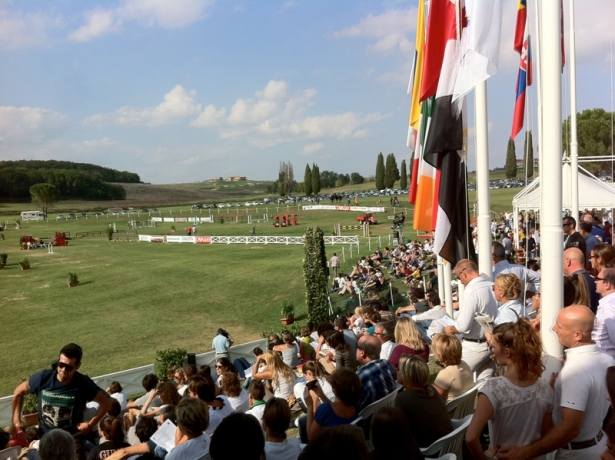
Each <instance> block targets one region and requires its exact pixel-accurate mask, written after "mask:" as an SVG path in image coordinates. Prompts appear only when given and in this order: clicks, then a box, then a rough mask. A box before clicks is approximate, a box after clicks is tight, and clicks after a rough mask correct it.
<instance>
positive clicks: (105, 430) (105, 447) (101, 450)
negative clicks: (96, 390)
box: [88, 416, 130, 460]
mask: <svg viewBox="0 0 615 460" xmlns="http://www.w3.org/2000/svg"><path fill="white" fill-rule="evenodd" d="M99 431H100V434H101V435H102V436H103V437H104V438H105V440H106V441H105V442H103V443H102V444H99V445H97V446H96V447H94V448H93V449H92V450H91V451H90V453H89V454H88V460H104V459H106V458H107V457H109V456H110V455H111V454H112V453H113V452H115V451H116V450H119V449H122V448H124V447H129V446H130V444H128V443H127V442H124V436H125V433H124V421H123V420H122V419H121V418H120V417H110V416H107V417H105V418H103V419H102V420H101V421H100V425H99Z"/></svg>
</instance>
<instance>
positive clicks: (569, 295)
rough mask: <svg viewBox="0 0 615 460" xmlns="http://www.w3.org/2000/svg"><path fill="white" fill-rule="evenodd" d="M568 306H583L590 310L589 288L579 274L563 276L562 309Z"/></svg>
mask: <svg viewBox="0 0 615 460" xmlns="http://www.w3.org/2000/svg"><path fill="white" fill-rule="evenodd" d="M570 305H585V306H586V307H587V308H589V309H590V310H591V297H590V295H589V287H588V285H587V280H586V279H585V277H584V276H583V275H582V274H581V273H573V274H572V275H570V276H564V307H569V306H570Z"/></svg>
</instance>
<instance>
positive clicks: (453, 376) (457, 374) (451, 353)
mask: <svg viewBox="0 0 615 460" xmlns="http://www.w3.org/2000/svg"><path fill="white" fill-rule="evenodd" d="M431 348H432V350H433V354H434V358H435V360H436V361H439V362H440V363H441V364H442V366H444V369H442V370H441V371H440V372H438V376H437V377H436V380H435V382H434V384H433V386H434V388H435V389H436V390H437V391H438V394H439V395H440V396H441V397H442V399H443V400H445V401H451V400H453V399H455V398H456V397H457V396H459V395H460V394H463V393H465V392H466V391H468V390H469V389H470V388H472V387H473V386H474V375H473V374H472V370H471V369H470V366H468V364H467V363H466V362H465V361H462V360H461V342H460V341H459V339H458V338H457V337H456V336H454V335H446V334H436V335H434V337H433V342H432V343H431Z"/></svg>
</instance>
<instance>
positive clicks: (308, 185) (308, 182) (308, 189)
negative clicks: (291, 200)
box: [303, 163, 312, 196]
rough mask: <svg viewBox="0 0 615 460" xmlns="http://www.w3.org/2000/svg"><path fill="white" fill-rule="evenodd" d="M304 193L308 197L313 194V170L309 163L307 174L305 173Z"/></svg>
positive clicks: (306, 167) (306, 166)
mask: <svg viewBox="0 0 615 460" xmlns="http://www.w3.org/2000/svg"><path fill="white" fill-rule="evenodd" d="M303 193H305V194H306V195H308V196H309V195H311V194H312V170H311V169H310V164H309V163H308V164H306V165H305V172H304V173H303Z"/></svg>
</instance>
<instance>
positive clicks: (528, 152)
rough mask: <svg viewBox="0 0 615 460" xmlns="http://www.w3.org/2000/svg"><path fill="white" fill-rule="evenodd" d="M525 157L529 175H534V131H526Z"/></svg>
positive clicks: (524, 163)
mask: <svg viewBox="0 0 615 460" xmlns="http://www.w3.org/2000/svg"><path fill="white" fill-rule="evenodd" d="M523 159H524V160H525V161H524V162H523V165H524V167H527V177H534V142H533V140H532V131H528V132H526V133H525V142H524V144H523Z"/></svg>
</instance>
